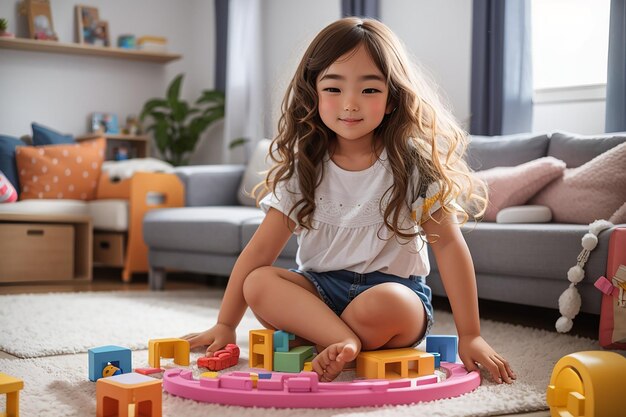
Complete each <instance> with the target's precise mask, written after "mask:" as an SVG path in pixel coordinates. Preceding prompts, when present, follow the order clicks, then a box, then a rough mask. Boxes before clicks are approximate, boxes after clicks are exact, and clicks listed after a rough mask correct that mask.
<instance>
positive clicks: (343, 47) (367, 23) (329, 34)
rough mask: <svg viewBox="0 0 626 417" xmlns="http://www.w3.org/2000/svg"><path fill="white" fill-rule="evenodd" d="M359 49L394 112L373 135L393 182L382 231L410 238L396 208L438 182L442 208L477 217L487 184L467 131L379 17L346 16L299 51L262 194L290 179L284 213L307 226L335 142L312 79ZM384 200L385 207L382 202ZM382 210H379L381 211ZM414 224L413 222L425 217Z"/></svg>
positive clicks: (483, 204)
mask: <svg viewBox="0 0 626 417" xmlns="http://www.w3.org/2000/svg"><path fill="white" fill-rule="evenodd" d="M360 46H364V47H365V48H366V50H367V51H368V53H369V54H370V56H371V58H372V59H373V61H374V63H375V64H376V66H377V67H378V69H379V70H380V71H381V72H382V74H383V75H384V76H385V77H386V80H387V85H388V87H389V98H388V103H391V104H392V106H393V108H395V110H394V111H393V112H391V114H388V115H386V116H385V117H384V119H383V121H382V123H381V124H380V125H379V126H378V127H377V128H376V130H375V132H374V134H375V137H377V138H379V139H380V140H381V141H382V144H383V145H384V147H385V148H386V149H387V155H388V158H389V166H390V167H391V171H392V175H393V185H392V186H391V187H390V188H389V189H388V190H387V191H386V192H385V195H384V196H383V198H382V199H381V211H382V210H384V213H383V218H384V222H385V226H386V227H387V228H388V229H389V230H390V231H391V232H392V234H393V235H395V236H397V237H401V238H405V239H406V238H408V239H411V238H413V237H415V236H416V235H417V233H416V232H415V230H414V227H410V228H409V229H406V228H402V227H401V226H400V225H401V223H402V218H401V213H402V209H403V208H406V207H408V203H407V196H412V197H413V200H411V201H414V200H415V199H416V198H417V195H416V192H418V191H417V190H423V189H425V187H426V186H428V184H431V183H432V182H435V181H437V182H439V185H440V189H441V192H440V193H439V194H438V195H437V196H436V199H437V200H438V201H439V202H440V204H441V206H442V207H443V209H444V210H446V211H447V212H449V213H452V212H453V211H454V208H453V207H452V206H451V204H450V202H451V201H452V200H454V199H456V200H457V202H459V203H461V204H462V207H463V209H464V212H461V213H458V214H460V215H461V217H462V222H463V223H465V222H466V221H467V219H468V214H469V215H471V216H474V217H480V216H481V215H482V214H483V213H484V211H485V207H486V202H487V199H486V198H487V190H486V187H485V185H484V184H483V183H482V182H480V181H479V180H477V179H475V178H473V176H472V173H471V171H470V169H469V168H468V166H467V164H466V163H465V161H464V160H463V154H464V152H465V149H466V147H467V142H468V139H467V133H466V132H464V131H463V129H461V128H460V126H459V125H458V123H457V122H456V121H455V119H454V117H453V116H452V114H451V112H450V111H449V110H448V109H447V108H446V107H445V106H444V105H443V104H442V102H441V100H440V99H439V97H438V96H437V94H436V93H435V91H434V89H433V88H432V86H431V83H430V82H429V81H427V80H426V78H425V77H424V76H423V74H422V73H421V72H420V71H418V69H417V68H416V67H415V66H414V65H413V63H412V62H411V61H410V60H409V59H408V58H407V54H406V52H405V49H404V46H403V44H402V42H401V41H400V40H399V39H398V38H397V37H396V36H395V34H394V33H393V32H392V31H391V30H390V29H389V28H388V27H387V26H385V25H384V24H382V23H380V22H379V21H377V20H372V19H360V18H354V17H349V18H344V19H341V20H338V21H336V22H334V23H332V24H330V25H328V26H327V27H326V28H324V29H323V30H322V31H321V32H320V33H319V34H318V35H317V36H316V37H315V39H314V40H313V41H312V42H311V44H310V45H309V47H308V49H307V50H306V52H305V53H304V56H303V57H302V60H301V62H300V64H299V65H298V68H297V70H296V73H295V75H294V76H293V78H292V80H291V82H290V84H289V86H288V88H287V91H286V93H285V96H284V99H283V102H282V108H281V110H282V114H281V117H280V119H279V121H278V135H277V136H276V137H275V138H274V139H273V141H272V144H271V147H270V150H271V152H270V155H271V158H272V160H273V161H274V165H273V166H272V168H270V170H269V171H268V174H267V177H266V179H265V183H264V185H265V187H264V188H265V189H266V190H271V191H272V192H275V191H276V185H277V184H278V183H279V182H281V181H285V182H286V183H287V182H288V181H289V180H290V179H292V178H293V177H294V175H295V177H296V179H297V190H288V191H289V192H293V193H296V191H299V193H301V198H300V199H299V200H297V201H296V203H295V204H294V206H293V207H292V209H291V211H290V212H289V215H290V216H291V214H292V213H294V212H295V214H296V218H297V220H298V224H299V225H300V226H301V227H303V228H305V229H311V228H312V225H311V221H312V215H313V212H314V211H315V198H314V196H315V189H316V187H317V186H318V185H319V184H320V182H321V180H322V177H323V175H324V172H323V165H324V164H323V159H324V156H325V154H326V152H327V151H328V150H329V149H330V148H331V145H332V143H333V141H334V140H335V133H334V132H333V131H332V130H330V129H329V128H328V127H326V126H325V125H324V123H323V122H322V119H321V118H320V115H319V113H318V96H317V90H316V84H317V78H318V75H319V74H320V73H321V72H323V71H324V70H326V69H327V68H328V67H329V66H330V65H331V64H333V63H334V62H335V61H336V60H337V59H338V58H340V57H341V56H343V55H344V54H346V53H348V52H350V51H353V50H355V48H357V47H360ZM416 168H417V169H418V170H419V174H420V175H419V178H420V184H418V185H416V184H411V177H412V173H413V171H414V169H416ZM383 202H384V204H383ZM383 206H384V207H383ZM429 217H430V216H429V215H427V216H426V218H421V219H420V218H419V215H418V218H416V219H415V221H416V224H420V223H422V222H423V221H425V220H427V219H428V218H429Z"/></svg>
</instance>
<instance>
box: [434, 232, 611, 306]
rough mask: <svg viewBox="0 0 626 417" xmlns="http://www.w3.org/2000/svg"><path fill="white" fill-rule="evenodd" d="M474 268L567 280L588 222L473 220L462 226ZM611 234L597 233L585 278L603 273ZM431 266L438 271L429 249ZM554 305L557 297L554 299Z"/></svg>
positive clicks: (564, 286) (483, 272)
mask: <svg viewBox="0 0 626 417" xmlns="http://www.w3.org/2000/svg"><path fill="white" fill-rule="evenodd" d="M462 230H463V236H464V237H465V240H466V242H467V245H468V247H469V248H470V251H471V254H472V260H473V262H474V267H475V270H476V271H479V272H480V273H481V274H483V275H485V274H486V275H504V276H508V275H512V276H524V277H532V278H543V279H552V280H562V281H563V289H565V288H566V287H567V285H568V284H569V283H570V282H569V281H568V280H567V271H568V270H569V269H570V267H571V266H572V265H575V264H576V258H577V256H578V254H579V253H580V251H581V250H582V248H581V246H580V245H581V243H580V242H581V238H582V237H583V235H584V234H585V233H587V232H588V231H589V225H586V224H585V225H578V224H557V223H544V224H499V223H477V224H475V223H473V222H468V223H467V224H466V225H464V226H463V228H462ZM609 236H610V233H601V234H600V235H599V236H598V246H596V248H595V249H594V251H593V252H592V253H591V255H590V257H589V261H587V264H586V265H585V276H586V277H587V278H586V279H595V278H597V277H599V276H601V275H604V273H605V272H606V271H605V270H604V269H605V265H606V257H607V255H608V243H609ZM429 252H430V260H431V263H430V265H431V268H432V269H433V270H438V267H437V265H436V262H435V260H434V257H433V256H432V251H431V250H430V248H429ZM555 308H556V300H555Z"/></svg>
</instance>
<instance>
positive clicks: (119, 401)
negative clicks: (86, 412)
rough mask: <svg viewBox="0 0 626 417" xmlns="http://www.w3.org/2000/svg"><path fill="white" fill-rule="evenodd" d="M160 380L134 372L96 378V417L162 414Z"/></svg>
mask: <svg viewBox="0 0 626 417" xmlns="http://www.w3.org/2000/svg"><path fill="white" fill-rule="evenodd" d="M161 384H162V382H161V380H160V379H155V378H151V377H149V376H145V375H141V374H138V373H135V372H130V373H127V374H121V375H114V376H111V377H108V378H100V379H98V381H97V382H96V417H105V416H120V417H130V416H137V415H139V416H143V417H161V416H162V415H163V404H162V397H163V395H162V392H161Z"/></svg>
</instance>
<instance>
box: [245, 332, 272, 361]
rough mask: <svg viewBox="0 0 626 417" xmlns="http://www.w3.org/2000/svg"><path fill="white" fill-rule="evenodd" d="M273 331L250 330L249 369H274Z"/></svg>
mask: <svg viewBox="0 0 626 417" xmlns="http://www.w3.org/2000/svg"><path fill="white" fill-rule="evenodd" d="M273 361H274V330H268V329H262V330H250V359H249V361H248V364H249V366H250V368H263V369H265V370H268V371H273V370H274V368H273V366H274V363H273Z"/></svg>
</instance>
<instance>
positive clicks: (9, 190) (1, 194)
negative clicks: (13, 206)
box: [0, 171, 17, 204]
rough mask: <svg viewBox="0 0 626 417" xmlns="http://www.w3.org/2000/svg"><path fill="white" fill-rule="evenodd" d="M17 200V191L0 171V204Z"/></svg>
mask: <svg viewBox="0 0 626 417" xmlns="http://www.w3.org/2000/svg"><path fill="white" fill-rule="evenodd" d="M15 201H17V192H16V191H15V188H14V187H13V184H11V181H9V180H8V179H7V177H5V176H4V174H3V173H2V171H0V204H2V203H14V202H15Z"/></svg>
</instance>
